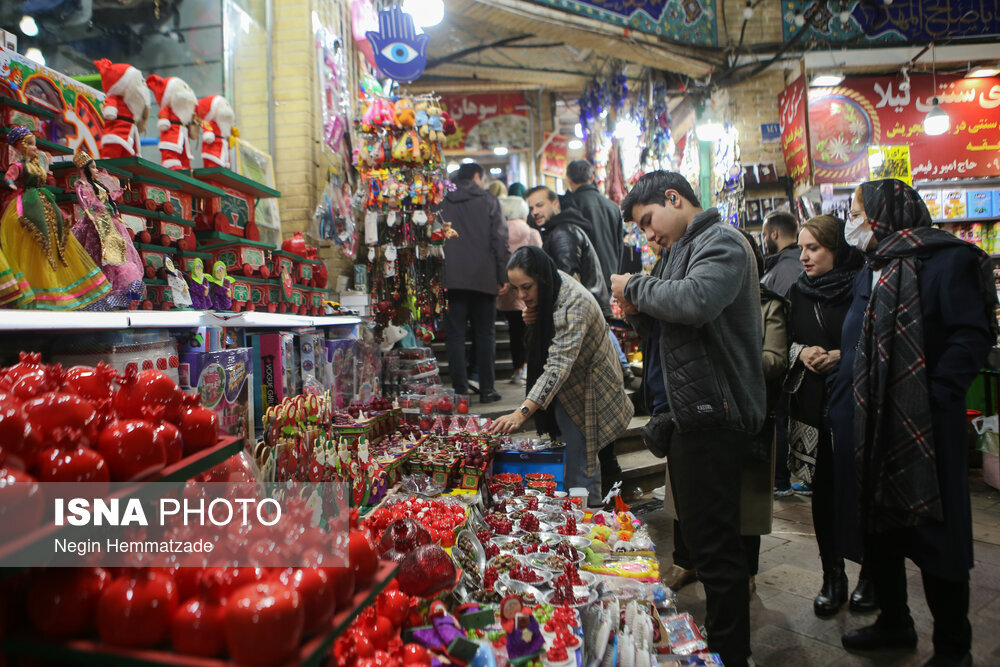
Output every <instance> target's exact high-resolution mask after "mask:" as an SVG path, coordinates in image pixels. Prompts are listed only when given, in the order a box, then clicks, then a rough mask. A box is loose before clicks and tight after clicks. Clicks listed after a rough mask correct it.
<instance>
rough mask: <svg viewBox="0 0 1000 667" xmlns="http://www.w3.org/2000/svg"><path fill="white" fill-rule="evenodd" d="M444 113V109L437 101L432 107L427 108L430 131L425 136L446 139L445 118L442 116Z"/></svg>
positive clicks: (440, 139) (432, 138)
mask: <svg viewBox="0 0 1000 667" xmlns="http://www.w3.org/2000/svg"><path fill="white" fill-rule="evenodd" d="M442 113H443V111H442V110H441V107H440V106H438V104H437V102H435V103H434V104H432V105H431V107H430V109H428V110H427V127H428V132H427V134H426V135H425V136H427V138H428V139H430V140H431V141H444V137H445V132H444V119H443V118H442V117H441V114H442Z"/></svg>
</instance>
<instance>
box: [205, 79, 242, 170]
mask: <svg viewBox="0 0 1000 667" xmlns="http://www.w3.org/2000/svg"><path fill="white" fill-rule="evenodd" d="M196 112H197V114H198V117H199V118H201V121H202V124H203V125H202V134H201V160H202V163H203V166H204V167H206V168H207V167H225V168H227V169H228V168H229V136H230V135H231V134H232V133H233V129H234V128H233V123H234V122H235V120H236V114H235V113H233V108H232V107H231V106H230V105H229V101H228V100H226V98H225V97H223V96H222V95H209V96H208V97H203V98H201V99H200V100H198V106H197V107H196Z"/></svg>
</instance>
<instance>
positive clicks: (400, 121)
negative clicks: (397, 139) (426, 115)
mask: <svg viewBox="0 0 1000 667" xmlns="http://www.w3.org/2000/svg"><path fill="white" fill-rule="evenodd" d="M416 119H417V112H416V111H415V110H414V109H413V100H411V99H410V98H408V97H401V98H399V99H398V100H397V101H396V125H398V126H399V127H401V128H403V129H404V130H408V129H410V128H411V127H413V126H414V124H415V123H416Z"/></svg>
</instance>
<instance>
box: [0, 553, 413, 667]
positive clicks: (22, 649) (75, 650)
mask: <svg viewBox="0 0 1000 667" xmlns="http://www.w3.org/2000/svg"><path fill="white" fill-rule="evenodd" d="M398 570H399V564H398V563H391V562H388V561H382V562H381V563H380V564H379V569H378V571H377V572H376V573H375V581H374V583H373V584H372V586H371V588H368V589H366V590H363V591H359V592H357V593H356V594H355V595H354V598H353V600H352V601H351V604H350V605H348V607H347V608H346V609H343V610H341V611H338V612H337V614H336V615H335V616H334V617H333V621H332V622H331V623H330V630H329V631H328V632H325V633H322V634H320V635H317V636H315V637H313V638H311V639H309V640H308V641H306V642H305V643H304V644H302V645H301V646H300V647H299V653H298V656H297V657H296V658H295V660H294V661H292V662H290V663H288V665H289V666H291V665H304V666H307V667H312V666H314V665H319V664H320V663H321V662H322V660H323V657H324V656H325V655H326V653H327V651H328V650H329V649H330V646H331V645H332V644H333V642H334V640H336V639H337V637H339V636H340V635H341V634H343V633H344V631H345V630H346V629H347V628H348V627H349V626H350V624H351V623H352V622H353V621H354V619H355V618H357V617H358V615H359V614H361V612H362V611H364V610H365V609H367V608H368V607H369V606H371V604H372V603H373V602H374V601H375V598H376V596H378V594H379V593H381V592H382V590H383V589H384V588H385V587H386V586H387V585H388V584H389V582H390V581H392V580H393V579H395V578H396V573H397V572H398ZM0 649H2V650H3V651H5V652H8V653H11V654H14V655H24V656H29V657H31V658H32V659H42V660H48V661H53V662H55V663H56V664H81V665H82V664H90V665H116V666H117V665H129V666H131V665H135V666H137V667H138V666H140V665H169V666H173V665H188V666H189V667H233V665H235V663H233V662H231V661H229V660H221V659H213V658H198V657H195V656H188V655H180V654H178V653H173V652H172V651H169V650H130V649H123V648H116V647H113V646H108V645H107V644H104V643H102V642H99V641H95V640H74V641H68V642H55V641H52V640H46V639H43V638H41V637H38V636H10V637H8V638H7V639H6V641H4V642H3V644H2V645H0Z"/></svg>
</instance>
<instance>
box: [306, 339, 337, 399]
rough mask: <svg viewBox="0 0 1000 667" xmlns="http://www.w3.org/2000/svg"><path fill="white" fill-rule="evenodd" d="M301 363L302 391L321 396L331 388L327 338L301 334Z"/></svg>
mask: <svg viewBox="0 0 1000 667" xmlns="http://www.w3.org/2000/svg"><path fill="white" fill-rule="evenodd" d="M299 363H300V368H301V372H302V389H303V391H304V392H305V393H307V394H321V393H323V392H324V391H326V390H327V388H328V387H329V386H330V384H329V382H327V378H326V375H327V371H326V336H324V335H323V334H321V333H311V334H299Z"/></svg>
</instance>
